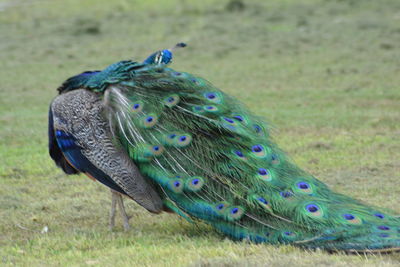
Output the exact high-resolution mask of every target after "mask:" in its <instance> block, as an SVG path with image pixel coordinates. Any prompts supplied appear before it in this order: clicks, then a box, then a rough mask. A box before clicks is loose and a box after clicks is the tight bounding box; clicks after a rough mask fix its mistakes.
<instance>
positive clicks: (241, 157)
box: [232, 149, 246, 160]
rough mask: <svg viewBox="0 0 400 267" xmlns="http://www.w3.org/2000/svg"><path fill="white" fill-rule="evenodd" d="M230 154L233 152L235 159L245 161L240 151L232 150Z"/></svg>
mask: <svg viewBox="0 0 400 267" xmlns="http://www.w3.org/2000/svg"><path fill="white" fill-rule="evenodd" d="M232 152H233V154H235V155H236V158H238V159H241V160H246V157H245V155H244V154H243V152H242V151H241V150H238V149H234V150H232Z"/></svg>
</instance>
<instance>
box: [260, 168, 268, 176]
mask: <svg viewBox="0 0 400 267" xmlns="http://www.w3.org/2000/svg"><path fill="white" fill-rule="evenodd" d="M258 174H260V175H267V174H268V171H267V170H266V169H264V168H259V169H258Z"/></svg>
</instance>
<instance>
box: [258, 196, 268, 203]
mask: <svg viewBox="0 0 400 267" xmlns="http://www.w3.org/2000/svg"><path fill="white" fill-rule="evenodd" d="M257 200H258V201H260V202H262V203H264V204H265V205H268V201H267V200H266V199H265V198H263V197H259V198H257Z"/></svg>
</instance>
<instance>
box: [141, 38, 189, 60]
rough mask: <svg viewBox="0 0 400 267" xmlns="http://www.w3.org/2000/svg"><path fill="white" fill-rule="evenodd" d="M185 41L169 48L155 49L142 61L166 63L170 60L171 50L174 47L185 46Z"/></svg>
mask: <svg viewBox="0 0 400 267" xmlns="http://www.w3.org/2000/svg"><path fill="white" fill-rule="evenodd" d="M185 46H186V44H185V43H178V44H176V45H175V46H174V47H173V48H171V49H164V50H160V51H157V52H155V53H153V54H151V55H150V56H149V57H147V58H146V59H145V60H144V61H143V63H144V64H157V65H161V64H164V65H167V64H169V63H171V62H172V51H173V50H174V49H176V48H180V47H185Z"/></svg>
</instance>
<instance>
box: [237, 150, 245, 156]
mask: <svg viewBox="0 0 400 267" xmlns="http://www.w3.org/2000/svg"><path fill="white" fill-rule="evenodd" d="M235 154H236V155H237V156H239V157H241V158H243V157H244V155H243V153H242V151H240V150H236V151H235Z"/></svg>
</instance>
